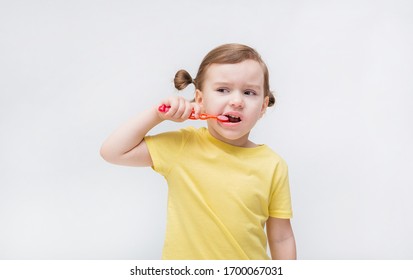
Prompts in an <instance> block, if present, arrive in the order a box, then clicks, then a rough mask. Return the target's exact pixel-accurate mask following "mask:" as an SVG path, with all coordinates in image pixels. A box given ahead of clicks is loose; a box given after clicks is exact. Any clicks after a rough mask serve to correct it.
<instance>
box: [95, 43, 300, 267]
mask: <svg viewBox="0 0 413 280" xmlns="http://www.w3.org/2000/svg"><path fill="white" fill-rule="evenodd" d="M191 83H193V84H194V85H195V88H196V90H195V100H194V102H190V101H187V100H185V99H184V98H182V97H175V96H173V97H170V98H168V99H165V100H163V101H162V102H160V104H157V105H156V106H154V107H153V108H150V109H148V110H146V111H144V112H143V113H141V114H139V115H138V116H136V117H134V118H132V119H131V120H129V121H128V122H126V123H125V124H124V125H122V126H121V127H120V128H119V129H118V130H116V131H115V132H114V133H113V134H112V135H111V136H110V137H109V138H108V139H107V140H106V141H105V142H104V144H103V146H102V148H101V155H102V157H103V158H104V159H105V160H107V161H109V162H111V163H114V164H121V165H130V166H151V167H152V168H153V169H154V170H155V171H156V172H158V173H160V174H161V175H163V176H164V177H165V179H166V180H167V182H168V213H167V227H166V237H165V243H164V249H163V254H162V258H163V259H269V256H268V255H267V239H268V244H269V247H270V251H271V256H272V258H273V259H295V258H296V249H295V239H294V235H293V231H292V229H291V224H290V218H291V216H292V210H291V200H290V191H289V183H288V173H287V165H286V163H285V162H284V160H283V159H282V158H280V156H278V155H277V154H276V153H275V152H273V151H272V150H271V149H270V148H269V147H268V146H266V145H259V144H255V143H253V142H252V141H251V140H250V139H249V133H250V131H251V129H252V128H253V127H254V125H255V123H256V122H257V121H258V120H259V119H260V118H261V117H262V116H263V114H264V113H265V111H266V109H267V107H268V106H272V105H273V104H274V102H275V99H274V96H273V94H272V93H271V91H270V89H269V78H268V69H267V67H266V65H265V63H264V62H263V61H262V59H261V57H260V55H259V54H258V53H257V52H256V51H255V50H254V49H252V48H250V47H248V46H245V45H239V44H227V45H222V46H219V47H217V48H215V49H214V50H212V51H211V52H209V53H208V54H207V55H206V57H205V58H204V60H203V61H202V63H201V65H200V67H199V70H198V74H197V76H196V78H195V79H192V78H191V76H190V75H189V74H188V72H186V71H185V70H180V71H178V73H177V74H176V76H175V87H176V88H177V89H179V90H181V89H184V88H185V87H186V86H187V85H189V84H191ZM165 108H166V109H165ZM162 109H164V110H162ZM201 113H207V114H209V115H214V116H218V119H208V120H207V124H208V127H207V128H200V129H195V128H193V127H187V128H185V129H182V130H180V131H175V132H167V133H161V134H159V135H153V136H149V135H147V133H148V131H149V130H150V129H152V128H153V127H154V126H156V125H158V124H159V123H161V122H163V121H165V120H171V121H175V122H183V121H186V120H187V119H188V118H189V117H190V116H191V114H192V116H194V117H195V118H198V117H199V116H200V114H201ZM265 226H266V229H267V234H265V230H264V228H265Z"/></svg>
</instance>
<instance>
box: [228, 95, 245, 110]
mask: <svg viewBox="0 0 413 280" xmlns="http://www.w3.org/2000/svg"><path fill="white" fill-rule="evenodd" d="M230 105H231V106H232V107H234V108H244V95H243V94H242V92H239V91H233V92H232V94H231V100H230Z"/></svg>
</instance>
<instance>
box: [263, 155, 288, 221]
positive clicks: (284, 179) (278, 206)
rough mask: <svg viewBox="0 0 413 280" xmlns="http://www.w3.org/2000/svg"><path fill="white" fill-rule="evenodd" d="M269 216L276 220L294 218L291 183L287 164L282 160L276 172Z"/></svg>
mask: <svg viewBox="0 0 413 280" xmlns="http://www.w3.org/2000/svg"><path fill="white" fill-rule="evenodd" d="M269 215H270V216H271V217H274V218H281V219H289V218H291V217H292V215H293V213H292V206H291V194H290V183H289V179H288V166H287V163H286V162H285V161H284V160H282V159H280V161H279V162H278V163H277V166H276V168H275V171H274V175H273V181H272V186H271V194H270V201H269Z"/></svg>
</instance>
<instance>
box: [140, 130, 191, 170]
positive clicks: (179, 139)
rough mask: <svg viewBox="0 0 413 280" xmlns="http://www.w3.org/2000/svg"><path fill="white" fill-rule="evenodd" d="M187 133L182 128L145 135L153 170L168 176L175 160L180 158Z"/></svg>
mask: <svg viewBox="0 0 413 280" xmlns="http://www.w3.org/2000/svg"><path fill="white" fill-rule="evenodd" d="M186 135H187V133H185V131H184V130H180V131H172V132H165V133H160V134H157V135H149V136H145V138H144V140H145V143H146V145H147V147H148V150H149V154H150V155H151V158H152V163H153V165H152V168H153V170H155V171H156V172H158V173H159V174H161V175H163V176H167V174H168V173H169V172H170V169H171V167H172V166H173V165H174V162H176V161H177V160H178V159H179V155H180V154H181V151H182V149H183V145H184V143H185V138H186Z"/></svg>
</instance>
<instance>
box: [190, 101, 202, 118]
mask: <svg viewBox="0 0 413 280" xmlns="http://www.w3.org/2000/svg"><path fill="white" fill-rule="evenodd" d="M191 106H192V109H191V111H192V110H193V111H194V117H195V118H197V119H198V118H199V114H201V106H200V105H199V104H198V103H196V102H192V103H191Z"/></svg>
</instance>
